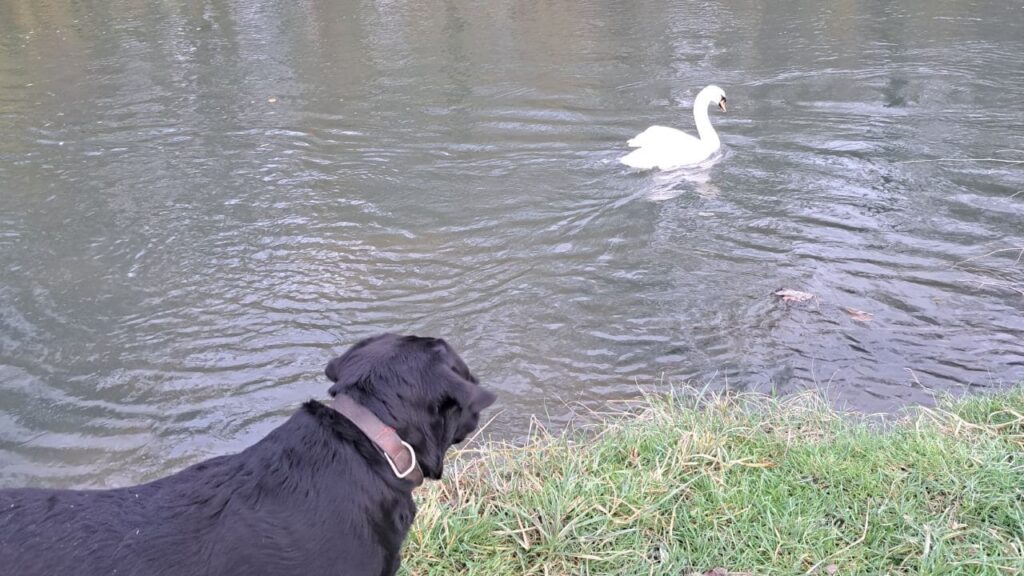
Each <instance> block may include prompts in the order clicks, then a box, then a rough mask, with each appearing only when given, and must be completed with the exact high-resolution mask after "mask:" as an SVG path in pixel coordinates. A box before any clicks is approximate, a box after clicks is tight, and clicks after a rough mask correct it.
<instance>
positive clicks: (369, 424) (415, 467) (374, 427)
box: [330, 394, 423, 487]
mask: <svg viewBox="0 0 1024 576" xmlns="http://www.w3.org/2000/svg"><path fill="white" fill-rule="evenodd" d="M330 406H331V408H334V409H335V410H337V411H338V412H339V413H340V414H341V415H342V416H344V417H345V418H348V419H349V421H351V422H352V423H353V424H355V425H356V427H357V428H359V429H360V430H362V432H363V434H366V437H367V438H369V439H370V440H372V441H373V443H374V444H376V445H377V447H378V448H380V451H381V453H382V454H383V455H384V459H385V460H387V461H388V464H390V465H391V470H392V471H393V472H394V473H395V476H396V477H397V478H399V479H402V480H405V481H406V482H411V483H412V485H413V486H414V487H415V486H419V485H420V484H423V470H420V466H419V463H418V462H416V451H415V450H413V448H412V446H410V445H409V444H407V443H406V442H405V441H404V440H402V438H401V436H399V435H398V433H397V432H395V429H394V428H392V427H390V426H388V425H387V424H384V423H383V422H381V421H380V418H377V416H376V415H375V414H374V413H373V412H370V411H369V410H368V409H367V408H366V407H365V406H362V405H361V404H358V403H356V401H355V400H353V399H352V398H351V397H349V396H346V395H344V394H338V395H336V396H335V397H334V400H332V401H331V404H330Z"/></svg>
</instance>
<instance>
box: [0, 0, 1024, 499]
mask: <svg viewBox="0 0 1024 576" xmlns="http://www.w3.org/2000/svg"><path fill="white" fill-rule="evenodd" d="M1022 54H1024V7H1022V6H1021V5H1020V3H1019V2H969V1H955V2H954V1H943V0H937V1H928V2H924V1H921V2H854V1H835V2H827V3H820V2H798V1H782V2H767V1H746V2H728V3H727V2H714V1H708V2H699V3H675V2H657V1H644V0H640V1H635V2H580V1H575V2H573V1H569V2H533V3H524V2H513V1H508V0H498V1H494V2H465V1H462V0H451V1H441V0H425V1H418V2H398V1H395V0H391V1H383V0H382V1H377V2H371V1H368V0H362V1H358V0H356V1H352V0H346V1H328V0H294V1H288V2H284V1H280V2H251V1H243V0H217V1H213V0H207V1H203V0H196V1H189V2H152V1H135V0H104V1H102V2H101V1H99V0H79V1H67V2H58V1H55V0H0V274H2V275H3V280H2V282H0V485H16V484H28V483H34V484H43V485H75V486H109V485H116V484H123V483H127V482H133V481H139V480H143V479H146V478H152V477H154V476H156V475H159V474H162V473H165V472H166V471H168V470H171V469H174V468H176V467H179V466H181V465H184V464H185V463H189V462H193V461H196V460H198V459H200V458H202V457H205V456H210V455H213V454H219V453H224V452H227V451H231V450H237V449H240V448H243V447H245V446H247V445H249V444H251V443H252V442H254V441H255V440H256V439H258V438H259V437H261V436H262V435H263V434H265V433H266V432H267V431H268V430H270V429H271V428H273V427H274V426H275V425H277V424H278V423H280V422H281V421H282V419H283V418H285V417H286V416H287V415H288V414H289V413H290V412H291V411H292V410H293V409H294V408H295V406H296V405H297V403H299V402H301V401H303V400H305V399H307V398H310V397H322V396H323V394H324V391H325V390H326V386H327V382H326V380H325V379H324V378H323V376H322V370H323V367H324V365H325V364H326V362H327V360H328V359H329V358H330V357H332V356H333V355H336V354H338V353H340V352H341V351H342V350H343V349H344V348H345V347H346V346H347V345H349V344H351V343H352V342H354V341H355V340H357V339H359V338H361V337H364V336H368V335H371V334H375V333H377V332H380V331H385V330H387V331H397V332H413V333H419V334H431V335H441V336H444V337H445V338H447V339H448V340H449V341H450V342H451V343H452V344H453V345H454V346H455V347H456V349H457V350H459V351H460V352H461V354H462V355H463V357H464V358H465V359H466V361H467V363H468V364H469V365H470V367H471V368H472V369H473V370H474V372H475V373H476V374H477V375H478V376H479V378H480V380H481V381H482V382H483V383H484V385H486V386H488V387H490V388H492V389H494V390H496V391H497V392H498V393H499V395H500V401H499V403H498V404H497V407H499V408H500V409H501V410H500V414H499V416H498V417H497V418H496V419H495V421H494V423H493V424H492V425H491V428H490V430H491V432H492V433H494V434H497V435H500V436H506V437H518V436H521V435H522V434H523V433H524V432H525V430H526V427H527V426H528V424H529V422H530V420H531V418H533V417H536V418H537V419H538V420H539V421H540V422H542V423H546V422H550V423H551V424H552V425H553V426H558V425H560V424H561V423H564V421H565V420H566V419H567V418H568V417H569V415H570V414H571V413H572V412H573V410H575V409H576V408H575V406H577V404H578V403H582V404H583V405H598V404H600V403H602V402H604V401H608V400H612V399H620V398H629V397H632V396H635V395H636V394H637V392H638V390H639V389H641V388H643V389H652V390H664V389H667V388H668V387H669V386H674V385H681V384H685V383H690V384H692V385H695V386H698V387H705V386H706V387H708V388H710V389H713V390H722V389H725V388H729V389H737V390H760V391H776V392H779V393H786V392H792V391H795V390H802V389H807V388H814V387H820V388H824V389H826V390H827V393H828V394H829V397H830V398H832V399H833V400H834V401H835V402H836V403H837V404H839V405H841V406H844V407H849V408H855V409H860V410H865V411H871V412H876V411H892V410H896V409H898V408H899V407H901V406H904V405H906V404H908V403H921V402H925V403H926V402H929V401H930V399H931V398H932V395H933V394H934V393H935V392H951V393H954V394H962V393H969V392H974V391H979V392H984V391H989V390H996V389H999V388H1001V387H1006V386H1009V385H1011V384H1012V383H1014V382H1016V381H1020V380H1021V379H1024V317H1022V311H1024V259H1022V258H1021V257H1020V255H1021V254H1020V250H1021V248H1024V164H1022V163H1021V160H1024V97H1022V95H1024V57H1022V56H1021V55H1022ZM709 83H715V84H718V85H720V86H722V87H723V88H724V89H725V90H726V93H727V94H728V98H729V101H728V102H729V110H728V112H727V113H725V114H722V113H720V112H718V111H713V112H712V115H711V116H712V122H713V123H714V124H715V126H716V127H717V128H718V130H719V133H720V135H721V138H722V141H723V150H722V153H721V154H720V156H718V157H716V159H715V161H713V162H712V163H711V165H710V166H709V167H707V168H704V169H700V170H689V171H680V172H675V173H657V172H654V173H651V172H648V173H641V172H636V171H633V170H630V169H628V168H626V167H624V166H622V165H620V164H619V163H618V158H620V157H621V156H622V155H623V154H625V152H626V151H627V148H626V146H625V141H626V140H627V139H628V138H630V137H632V136H633V135H635V134H636V133H638V132H639V131H640V130H642V129H643V128H645V127H647V126H648V125H651V124H667V125H672V126H676V127H679V128H681V129H684V130H687V131H692V130H693V118H692V113H691V111H690V107H691V105H692V101H693V97H694V96H695V94H696V93H697V91H698V90H699V89H700V88H701V87H703V86H704V85H706V84H709ZM982 159H985V160H982ZM780 288H788V289H794V290H801V291H805V292H808V293H811V294H813V295H814V296H815V298H814V299H812V300H810V301H807V302H802V303H786V302H782V301H781V300H780V299H779V298H778V297H776V296H773V292H774V291H776V290H778V289H780ZM860 312H863V313H864V314H861V313H860Z"/></svg>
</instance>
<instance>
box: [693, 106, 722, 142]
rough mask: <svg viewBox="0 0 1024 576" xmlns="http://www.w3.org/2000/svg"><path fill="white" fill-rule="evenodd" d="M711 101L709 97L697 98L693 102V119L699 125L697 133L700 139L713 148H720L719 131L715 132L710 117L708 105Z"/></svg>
mask: <svg viewBox="0 0 1024 576" xmlns="http://www.w3.org/2000/svg"><path fill="white" fill-rule="evenodd" d="M710 104H711V102H710V101H709V100H708V99H707V98H697V100H696V101H695V102H694V103H693V121H694V123H695V124H696V125H697V135H698V136H699V137H700V141H701V142H702V143H703V144H705V145H707V146H710V147H712V148H716V149H717V148H718V147H719V146H721V145H722V143H721V142H720V141H719V140H718V132H715V128H714V126H712V125H711V119H710V118H708V106H709V105H710Z"/></svg>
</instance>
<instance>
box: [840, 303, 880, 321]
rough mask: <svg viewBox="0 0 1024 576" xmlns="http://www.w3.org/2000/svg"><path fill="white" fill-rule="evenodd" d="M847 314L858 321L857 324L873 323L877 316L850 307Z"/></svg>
mask: <svg viewBox="0 0 1024 576" xmlns="http://www.w3.org/2000/svg"><path fill="white" fill-rule="evenodd" d="M846 313H847V314H849V315H850V318H852V319H854V320H856V321H857V322H871V319H872V318H874V317H875V315H874V314H872V313H870V312H865V311H863V310H857V309H856V308H849V307H848V308H846Z"/></svg>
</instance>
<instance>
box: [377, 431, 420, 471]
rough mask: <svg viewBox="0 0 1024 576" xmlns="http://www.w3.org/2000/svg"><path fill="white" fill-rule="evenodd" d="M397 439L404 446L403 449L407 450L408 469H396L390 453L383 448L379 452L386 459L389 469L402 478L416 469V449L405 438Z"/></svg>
mask: <svg viewBox="0 0 1024 576" xmlns="http://www.w3.org/2000/svg"><path fill="white" fill-rule="evenodd" d="M398 441H399V442H401V443H402V446H405V449H406V450H408V451H409V457H410V458H409V469H408V470H406V471H405V472H399V471H398V466H395V461H394V460H392V459H391V455H390V454H388V453H387V452H386V451H384V450H381V451H380V452H381V454H383V455H384V459H385V460H387V461H388V465H389V466H391V471H392V472H394V473H395V476H398V477H399V478H402V479H403V480H404V479H405V477H406V476H408V475H409V474H412V471H413V470H415V469H416V451H415V450H413V449H412V446H410V445H409V443H408V442H406V441H405V440H402V439H399V440H398ZM378 448H379V447H378Z"/></svg>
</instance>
